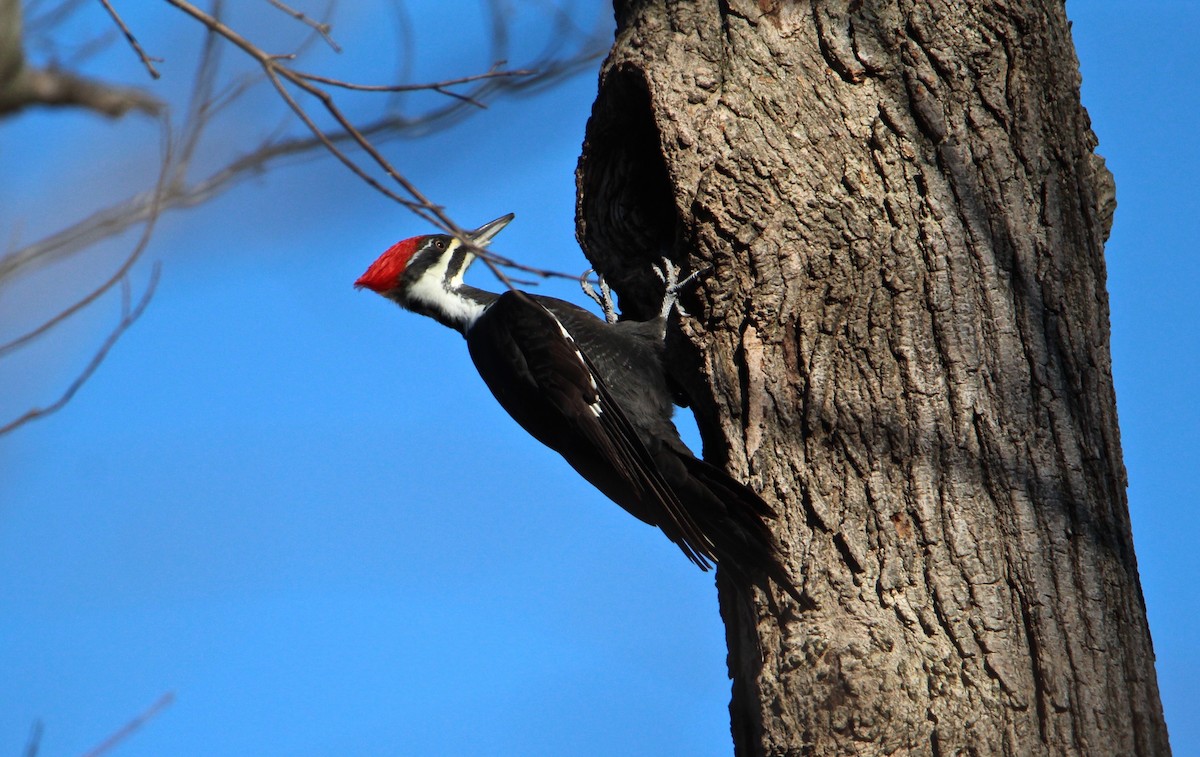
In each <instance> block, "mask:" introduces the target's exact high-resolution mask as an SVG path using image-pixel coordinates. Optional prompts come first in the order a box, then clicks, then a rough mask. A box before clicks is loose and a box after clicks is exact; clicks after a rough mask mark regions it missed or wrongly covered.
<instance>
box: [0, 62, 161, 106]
mask: <svg viewBox="0 0 1200 757" xmlns="http://www.w3.org/2000/svg"><path fill="white" fill-rule="evenodd" d="M30 105H50V106H76V107H83V108H88V109H90V110H94V111H96V112H97V113H101V114H103V115H106V116H109V117H110V118H116V117H118V116H123V115H125V114H126V113H127V112H129V111H130V110H140V111H142V112H143V113H147V114H149V115H157V114H158V113H159V111H160V110H161V109H162V103H160V102H159V101H158V100H156V99H155V98H153V97H151V96H150V95H149V94H147V93H146V92H143V91H142V90H140V89H135V88H133V87H118V86H114V85H111V84H105V83H104V82H101V81H97V80H96V79H89V78H87V77H83V76H78V75H76V74H73V73H71V72H69V71H60V70H57V69H53V68H29V67H25V68H22V69H21V72H20V73H19V74H17V76H16V78H15V79H13V80H12V81H10V82H9V85H8V86H7V87H5V88H4V89H3V90H0V114H5V113H12V112H14V111H18V110H21V109H22V108H26V107H28V106H30Z"/></svg>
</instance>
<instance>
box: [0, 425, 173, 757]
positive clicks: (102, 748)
mask: <svg viewBox="0 0 1200 757" xmlns="http://www.w3.org/2000/svg"><path fill="white" fill-rule="evenodd" d="M0 433H2V432H0ZM174 701H175V692H173V691H168V692H167V693H166V694H163V695H162V696H161V697H159V698H158V701H156V702H155V703H154V704H152V705H150V706H149V707H148V708H147V709H146V711H145V712H143V713H142V714H140V715H138V716H137V717H135V718H134V719H133V720H130V721H129V722H128V723H126V724H125V725H124V726H123V727H122V728H121V729H120V730H118V731H117V732H116V733H114V734H113V735H111V736H109V737H108V738H107V739H105V740H104V741H103V742H101V743H100V744H99V745H98V746H97V747H96V748H95V749H93V750H92V751H90V752H88V753H87V754H85V755H84V757H100V755H102V754H104V753H105V752H108V751H111V750H112V748H113V747H115V746H117V745H118V744H120V743H121V742H122V741H124V740H125V739H127V738H129V737H130V736H131V735H132V734H133V732H134V731H136V730H137V729H139V728H141V727H142V726H144V725H145V724H146V723H148V722H150V720H152V719H153V718H154V716H155V715H157V714H158V713H160V712H162V711H163V710H165V709H166V708H167V707H170V706H171V703H172V702H174Z"/></svg>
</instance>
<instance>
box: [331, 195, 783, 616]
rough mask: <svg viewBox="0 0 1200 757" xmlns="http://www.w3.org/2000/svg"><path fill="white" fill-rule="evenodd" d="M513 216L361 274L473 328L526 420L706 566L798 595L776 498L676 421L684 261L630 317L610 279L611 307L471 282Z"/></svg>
mask: <svg viewBox="0 0 1200 757" xmlns="http://www.w3.org/2000/svg"><path fill="white" fill-rule="evenodd" d="M512 219H513V215H512V214H511V213H510V214H508V215H506V216H503V217H501V218H497V219H496V220H494V221H492V222H490V223H487V224H484V225H483V226H481V227H479V228H478V229H476V230H475V231H473V232H470V233H469V234H468V235H467V238H468V240H469V242H470V244H469V245H464V244H462V243H461V242H460V241H459V240H458V239H456V238H455V237H453V236H449V235H444V234H434V235H429V236H420V237H413V238H411V239H405V240H403V241H401V242H397V243H396V244H395V245H393V246H392V247H391V248H389V249H388V250H387V251H386V252H384V253H383V254H382V255H380V256H379V259H377V260H376V261H375V262H374V263H372V264H371V267H370V268H368V269H367V271H366V273H364V274H363V275H362V276H360V277H359V278H358V280H357V281H355V282H354V285H355V287H358V288H366V289H370V290H371V291H373V292H376V293H378V294H380V295H382V296H384V297H386V298H388V299H390V300H393V301H395V302H396V303H398V304H399V305H400V306H401V307H403V308H405V309H407V310H411V311H413V312H415V313H420V314H421V315H426V316H429V317H431V318H433V319H434V320H436V321H438V322H439V323H441V324H443V325H445V326H449V327H450V328H452V329H454V330H455V331H458V332H459V333H461V334H462V335H463V336H464V337H466V340H467V349H468V350H469V351H470V353H471V359H472V360H473V361H474V363H475V367H476V368H477V369H478V370H479V375H480V376H482V377H483V380H484V382H485V383H486V384H487V385H488V388H489V389H491V390H492V394H493V395H495V397H496V399H497V401H499V403H500V405H501V406H502V407H503V408H504V409H505V410H507V411H508V414H509V415H511V416H512V417H513V419H514V420H516V421H517V423H519V424H521V426H523V427H524V428H525V430H526V431H528V432H529V433H530V434H532V435H533V437H534V438H535V439H537V440H538V441H540V442H541V443H543V444H545V445H546V446H547V447H550V448H551V449H553V450H554V451H556V452H558V453H559V454H560V455H562V456H563V457H564V458H565V459H566V461H567V462H568V463H570V464H571V467H573V468H574V469H575V470H576V471H578V472H579V474H580V475H581V476H583V477H584V478H585V479H587V480H588V481H589V482H590V483H591V484H592V485H593V486H595V487H596V488H597V489H599V490H600V491H601V492H603V493H604V494H605V495H606V496H608V497H609V498H610V499H612V500H613V501H614V502H616V503H617V504H618V505H620V506H621V507H623V508H625V509H626V510H627V511H628V512H629V513H630V514H632V515H634V516H635V517H637V518H639V519H641V520H643V521H645V522H646V523H649V524H651V525H653V526H658V528H660V529H661V530H662V532H663V533H664V534H666V536H667V538H669V539H670V540H671V541H673V542H675V544H676V545H678V546H679V548H680V549H681V550H683V553H684V554H685V555H687V557H688V558H689V559H690V560H691V561H692V562H694V563H695V564H696V565H698V566H700V568H701V569H703V570H708V569H709V568H710V567H711V566H712V563H713V562H719V563H720V564H721V566H722V567H723V568H724V569H725V570H726V571H728V572H729V573H730V574H732V575H734V576H737V577H739V579H740V580H741V581H742V582H747V581H748V582H754V583H758V582H761V581H762V580H763V578H764V577H768V576H769V577H770V578H771V579H772V580H774V581H775V582H776V583H777V584H779V585H780V586H781V587H782V588H783V589H784V590H786V591H787V592H788V593H789V594H791V595H792V596H793V597H795V598H796V599H797V600H799V598H800V597H799V593H798V592H797V591H796V589H795V587H794V586H793V584H792V582H791V579H790V577H789V576H788V573H787V571H786V569H785V568H784V567H783V565H782V563H781V562H780V560H779V553H778V546H777V543H776V541H775V539H774V537H773V535H772V534H771V531H770V530H769V529H768V527H767V525H766V524H765V522H764V521H765V520H766V519H768V518H773V517H775V513H774V511H773V510H772V509H771V508H770V506H769V505H767V503H766V502H764V501H763V500H762V498H761V497H759V496H758V495H757V494H755V493H754V492H753V491H752V490H751V489H750V488H749V487H747V486H746V485H744V484H742V483H741V482H739V481H736V480H734V479H733V478H731V477H730V476H729V475H728V474H726V473H725V472H724V471H722V470H720V469H719V468H716V467H715V466H713V465H710V464H709V463H706V462H704V461H703V460H699V459H697V458H696V457H695V456H693V455H692V453H691V452H690V451H689V450H688V448H687V446H685V445H684V443H683V442H682V440H680V438H679V432H678V431H677V430H676V428H675V424H674V423H672V421H671V416H672V414H673V413H674V405H673V402H672V399H671V391H670V388H669V386H668V384H667V379H666V374H665V371H664V369H663V338H664V336H665V333H666V319H667V316H668V315H669V314H670V311H671V310H672V308H677V307H678V306H677V305H676V302H675V299H676V294H677V292H678V289H679V287H680V286H681V285H682V284H681V282H679V281H678V280H677V278H676V273H677V270H676V269H675V268H674V267H673V266H672V265H671V264H670V263H669V261H664V268H663V269H661V270H660V269H656V270H658V272H659V274H660V277H661V278H663V280H664V284H665V285H666V293H665V295H664V298H663V307H662V312H661V313H660V315H659V317H657V318H655V319H654V320H651V321H645V322H637V321H620V320H617V319H616V316H615V314H614V310H613V307H612V301H611V299H610V298H609V297H608V295H607V290H606V288H605V287H603V284H602V286H601V290H602V291H603V292H604V293H605V296H604V297H603V299H601V298H599V297H595V295H594V292H592V291H590V289H589V287H587V286H586V285H585V290H587V291H588V293H589V294H591V295H592V296H593V297H594V298H595V299H597V301H598V302H600V303H601V305H602V306H603V308H604V311H605V316H606V320H601V319H599V318H597V317H596V316H595V315H593V314H592V313H590V312H588V311H587V310H584V309H583V308H580V307H577V306H575V305H572V304H571V303H569V302H565V301H563V300H559V299H555V298H553V297H542V296H538V295H531V294H527V293H525V292H521V291H517V290H509V291H506V292H504V293H503V294H495V293H492V292H486V291H484V290H481V289H476V288H475V287H473V286H470V285H468V284H465V283H463V275H464V274H465V273H466V270H467V267H468V266H470V265H471V263H472V262H473V261H474V260H475V258H476V253H475V249H474V248H481V247H483V246H484V245H486V244H488V242H490V241H491V240H492V238H493V237H495V236H496V234H497V233H498V232H499V231H500V230H501V229H503V228H504V227H505V226H507V225H508V223H509V221H511V220H512ZM682 283H687V280H685V281H684V282H682Z"/></svg>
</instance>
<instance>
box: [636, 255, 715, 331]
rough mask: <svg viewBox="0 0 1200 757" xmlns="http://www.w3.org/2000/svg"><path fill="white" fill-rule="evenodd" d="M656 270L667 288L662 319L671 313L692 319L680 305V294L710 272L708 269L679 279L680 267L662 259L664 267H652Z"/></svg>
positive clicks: (702, 269)
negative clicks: (701, 275)
mask: <svg viewBox="0 0 1200 757" xmlns="http://www.w3.org/2000/svg"><path fill="white" fill-rule="evenodd" d="M650 267H651V268H653V269H654V274H655V275H656V276H658V279H659V281H661V282H662V283H663V286H664V287H665V288H664V290H663V302H662V310H660V311H659V317H660V318H664V319H665V318H666V317H667V316H669V315H670V314H671V311H672V310H674V311H675V312H677V313H679V315H680V316H681V317H684V318H690V317H691V316H690V315H688V312H687V311H686V310H684V309H683V305H680V304H679V293H680V292H682V291H683V290H684V288H686V287H687V286H688V284H691V283H692V282H693V281H695V280H696V279H697V278H698V277H699V276H700V274H702V273H705V272H706V271H708V269H707V268H701V269H700V270H699V271H693V272H691V273H689V274H688V275H687V276H685V277H684V278H682V279H681V278H679V266H677V265H675V264H674V263H672V262H671V261H670V260H669V259H668V258H663V259H662V267H659V266H657V265H652V266H650Z"/></svg>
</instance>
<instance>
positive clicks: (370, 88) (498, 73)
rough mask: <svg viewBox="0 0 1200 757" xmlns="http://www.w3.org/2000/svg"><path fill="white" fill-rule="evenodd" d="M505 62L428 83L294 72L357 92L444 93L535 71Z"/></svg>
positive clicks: (322, 82) (313, 80) (531, 74)
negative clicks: (352, 79)
mask: <svg viewBox="0 0 1200 757" xmlns="http://www.w3.org/2000/svg"><path fill="white" fill-rule="evenodd" d="M505 62H506V61H502V60H501V61H496V62H495V63H493V64H492V67H491V68H489V69H488V70H487V71H484V72H483V73H481V74H471V75H470V76H460V77H458V78H456V79H444V80H442V81H438V82H430V83H426V84H356V83H354V82H348V81H342V80H341V79H332V78H330V77H328V76H318V75H316V74H309V73H305V72H303V71H293V73H294V74H295V75H296V76H299V77H300V78H301V79H305V80H307V81H311V82H316V83H317V84H328V85H330V86H333V87H341V88H342V89H350V90H354V91H355V92H415V91H417V90H433V91H434V92H442V93H443V94H450V93H446V92H445V91H444V90H445V89H446V88H447V87H454V86H458V85H460V84H470V83H472V82H477V81H482V80H484V79H500V78H504V77H509V76H533V74H534V72H533V71H529V70H526V69H517V70H504V69H501V68H500V66H502V65H504V63H505Z"/></svg>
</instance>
